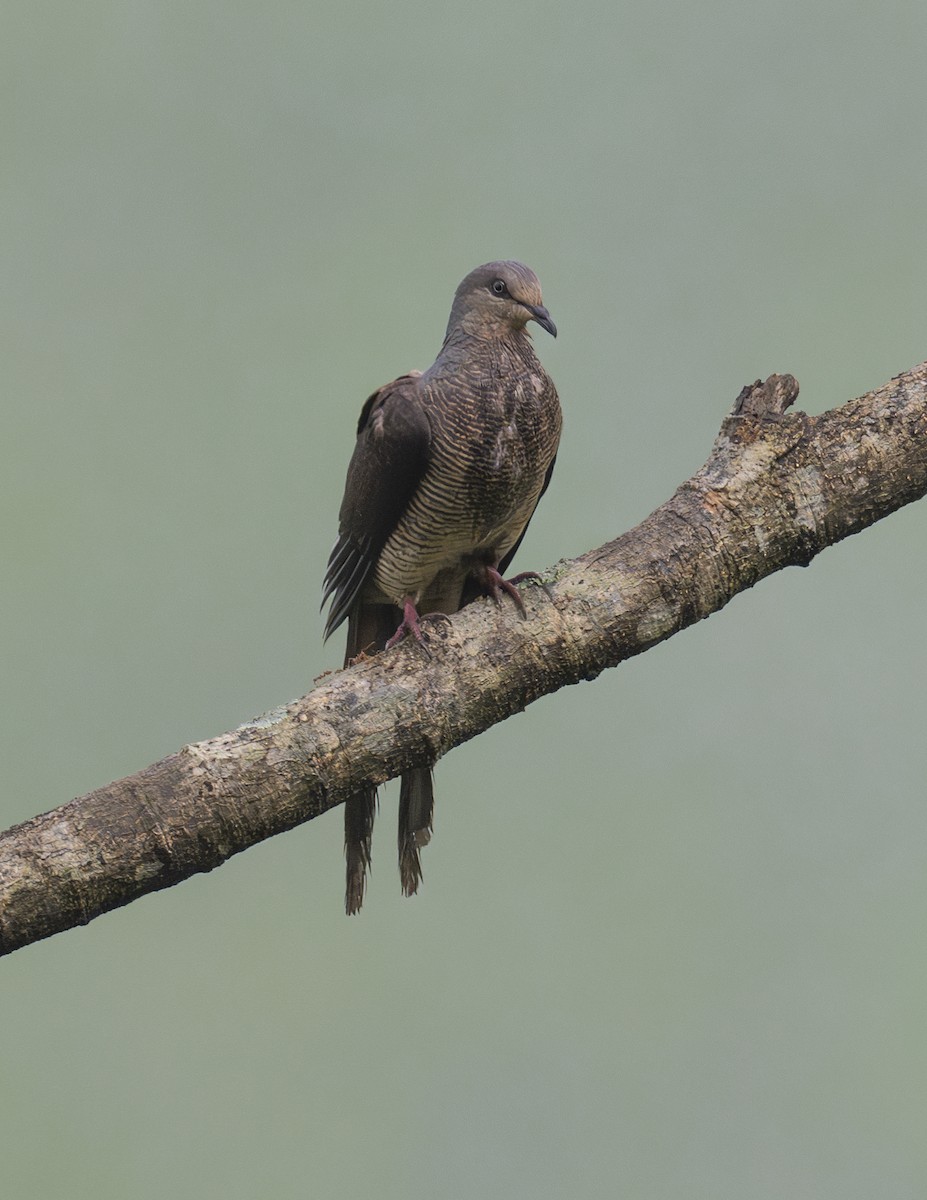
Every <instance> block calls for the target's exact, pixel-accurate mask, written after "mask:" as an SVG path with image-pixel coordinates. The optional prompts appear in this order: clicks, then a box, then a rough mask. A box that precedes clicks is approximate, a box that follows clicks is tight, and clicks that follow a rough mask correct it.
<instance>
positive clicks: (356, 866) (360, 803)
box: [344, 604, 396, 915]
mask: <svg viewBox="0 0 927 1200" xmlns="http://www.w3.org/2000/svg"><path fill="white" fill-rule="evenodd" d="M395 611H396V610H395V609H394V608H393V607H392V605H384V604H357V605H355V607H354V608H353V610H352V611H351V613H350V614H349V617H348V640H347V646H346V647H345V658H344V661H345V666H347V665H348V664H349V663H351V662H353V661H354V659H356V658H357V657H358V656H359V655H362V654H376V653H377V652H378V651H380V650H382V649H383V647H384V646H385V645H386V641H387V638H388V637H389V636H390V634H391V633H392V632H393V630H394V629H395V628H396V618H395V616H394V613H395ZM376 811H377V789H376V788H375V787H366V788H363V789H362V790H361V791H359V792H355V793H354V795H353V796H349V797H348V799H347V800H346V801H345V805H344V857H345V862H346V872H345V892H344V907H345V912H347V913H348V914H349V915H350V914H352V913H356V912H358V911H359V910H360V907H361V905H362V904H363V902H364V892H365V891H366V888H367V873H368V872H369V870H370V843H371V837H372V835H373V819H374V817H375V816H376Z"/></svg>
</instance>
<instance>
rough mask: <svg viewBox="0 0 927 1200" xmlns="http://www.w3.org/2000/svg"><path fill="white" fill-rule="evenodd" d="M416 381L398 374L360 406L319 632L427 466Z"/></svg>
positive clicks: (354, 587) (329, 624)
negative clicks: (327, 608)
mask: <svg viewBox="0 0 927 1200" xmlns="http://www.w3.org/2000/svg"><path fill="white" fill-rule="evenodd" d="M418 381H419V375H418V373H414V374H409V375H401V376H400V377H399V378H398V379H395V380H393V382H392V383H388V384H387V385H386V386H385V387H382V388H380V390H379V391H376V392H374V393H373V395H372V396H371V397H370V398H369V399H368V400H367V403H366V404H365V405H364V407H363V409H362V410H361V415H360V420H359V421H358V423H357V444H356V445H355V447H354V454H353V455H352V457H351V462H350V465H349V466H348V477H347V481H346V482H345V488H344V500H343V501H342V502H341V512H340V514H339V525H338V540H337V542H335V546H334V549H333V550H332V552H331V556H330V557H329V560H328V569H327V571H326V573H325V585H324V592H323V596H322V605H323V607H324V605H325V602H326V600H328V598H329V596H331V597H332V602H331V609H330V611H329V614H328V620H327V621H326V622H325V636H326V637H328V636H329V634H331V633H333V632H334V630H336V629H337V628H338V626H339V625H340V624H341V622H342V621H343V620H344V619H345V618H346V617H347V615H348V613H349V612H350V610H351V607H352V605H353V604H354V602H355V600H356V599H357V598H358V596H359V595H360V593H361V590H362V589H363V587H364V584H365V583H366V582H367V580H368V579H369V577H370V574H371V572H372V571H373V570H374V568H375V567H376V564H377V560H378V559H379V557H380V554H381V552H382V550H383V547H384V546H385V545H386V541H387V539H388V538H389V536H390V534H391V533H392V532H393V530H394V529H395V528H396V526H397V524H398V523H399V519H400V517H401V516H402V514H403V512H404V511H405V509H406V506H407V505H408V503H409V501H410V500H411V499H412V496H413V495H414V493H415V490H416V488H417V487H418V485H419V483H420V482H421V480H422V476H423V475H424V474H425V470H426V468H427V466H428V456H429V450H430V448H431V426H430V424H429V422H428V417H427V416H426V414H425V410H424V408H423V407H422V403H421V399H420V395H419V382H418Z"/></svg>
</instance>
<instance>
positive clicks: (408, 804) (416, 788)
mask: <svg viewBox="0 0 927 1200" xmlns="http://www.w3.org/2000/svg"><path fill="white" fill-rule="evenodd" d="M434 808H435V797H434V788H433V785H432V777H431V770H430V768H428V767H416V768H415V769H414V770H412V771H406V773H405V774H404V775H403V777H402V783H401V785H400V789H399V877H400V879H401V880H402V890H403V894H404V895H406V896H414V895H415V893H416V892H417V891H418V885H419V884H420V883H421V882H422V862H421V857H420V855H419V850H420V849H421V848H422V846H427V845H428V843H429V841H430V840H431V830H432V820H433V817H434Z"/></svg>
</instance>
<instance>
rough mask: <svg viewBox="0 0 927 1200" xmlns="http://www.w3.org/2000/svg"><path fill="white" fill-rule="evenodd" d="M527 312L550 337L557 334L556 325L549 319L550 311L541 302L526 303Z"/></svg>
mask: <svg viewBox="0 0 927 1200" xmlns="http://www.w3.org/2000/svg"><path fill="white" fill-rule="evenodd" d="M525 308H527V310H528V312H529V313H531V316H532V318H533V319H534V320H535V321H537V323H538V324H539V325H540V327H541V328H542V329H546V330H547V332H548V333H549V334H550V336H551V337H556V336H557V326H556V325H555V324H554V323H553V321H552V320H551V319H550V313H549V312H548V311H547V309H546V308H545V307H544V305H543V304H526V305H525Z"/></svg>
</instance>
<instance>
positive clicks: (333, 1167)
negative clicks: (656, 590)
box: [0, 0, 927, 1200]
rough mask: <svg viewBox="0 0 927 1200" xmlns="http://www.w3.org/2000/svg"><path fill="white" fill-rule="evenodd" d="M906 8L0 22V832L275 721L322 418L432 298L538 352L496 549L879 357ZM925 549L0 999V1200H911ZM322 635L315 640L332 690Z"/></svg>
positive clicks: (332, 512) (334, 421)
mask: <svg viewBox="0 0 927 1200" xmlns="http://www.w3.org/2000/svg"><path fill="white" fill-rule="evenodd" d="M925 45H927V8H925V6H924V5H923V3H919V2H918V0H908V2H902V3H886V2H884V0H881V2H880V3H876V2H875V0H862V2H861V3H857V4H855V5H847V4H841V3H834V2H833V0H831V2H822V3H817V4H812V5H809V4H807V3H799V2H798V0H759V2H758V3H754V4H750V5H743V4H736V3H733V2H731V0H726V2H715V3H708V4H703V5H692V4H686V3H683V2H682V0H668V2H667V3H660V4H643V3H636V4H635V3H618V4H615V3H613V2H612V3H610V2H607V0H591V2H588V3H587V2H581V3H578V4H575V5H573V6H572V7H569V8H566V7H565V6H563V5H562V4H553V3H550V2H548V0H535V2H533V3H522V2H520V0H519V2H515V3H509V4H500V3H498V0H496V2H494V3H489V2H487V0H471V3H469V4H468V5H467V6H457V7H451V6H444V5H436V4H434V3H430V4H426V3H422V2H421V0H398V2H397V3H395V4H392V5H388V6H387V5H380V4H375V3H371V2H369V0H368V2H366V3H342V4H338V5H335V4H328V5H325V6H322V5H319V4H313V3H300V4H297V3H277V4H269V5H268V4H260V5H259V4H256V3H243V2H240V0H239V2H237V3H229V2H226V3H218V2H217V0H183V2H182V3H181V2H162V3H155V2H153V0H135V2H125V3H112V2H110V3H101V2H98V0H84V2H83V3H80V4H75V3H69V2H66V0H10V2H9V3H7V4H5V5H4V12H3V36H2V40H0V86H2V89H3V105H2V114H3V115H2V122H3V150H2V178H0V189H2V192H0V194H2V211H3V221H2V230H3V233H2V256H3V263H2V274H0V288H2V300H0V304H2V321H0V328H2V337H3V340H4V364H5V365H4V371H3V376H4V378H3V422H2V430H3V436H2V445H0V454H2V464H0V495H2V503H3V512H4V514H5V519H4V521H3V526H2V534H0V536H2V562H3V570H2V578H0V593H2V614H3V620H2V630H0V645H2V649H0V669H2V678H3V684H4V686H3V699H2V713H0V739H2V741H0V756H2V766H3V787H2V798H0V816H2V823H3V824H4V825H6V824H10V823H13V822H15V821H19V820H22V819H24V818H26V817H29V816H31V815H32V814H34V813H36V812H39V811H41V810H43V809H47V808H50V807H53V806H55V805H57V804H59V803H62V802H63V801H65V800H67V799H69V798H70V797H71V796H73V795H77V794H80V793H82V792H85V791H87V790H89V789H91V788H93V787H95V786H97V785H100V784H103V783H105V782H107V781H108V780H110V779H113V778H116V777H118V776H121V775H124V774H128V773H131V772H133V771H135V770H137V769H139V768H141V767H143V766H145V765H146V764H147V763H149V762H151V761H153V760H155V759H157V758H159V757H161V756H162V755H164V754H167V753H169V752H170V751H173V750H175V749H176V748H178V747H179V746H180V745H182V744H183V743H185V742H188V741H192V740H195V739H198V738H203V737H208V736H210V735H213V734H217V733H220V732H221V731H223V730H225V729H228V728H230V727H233V726H235V725H237V724H239V723H241V722H242V721H244V720H246V719H247V718H249V717H251V716H253V715H255V714H257V713H259V712H261V711H263V710H265V709H267V708H270V707H271V706H273V705H275V704H278V703H281V702H284V701H286V700H288V699H290V698H292V697H294V696H297V695H299V694H301V693H302V692H304V691H306V690H307V689H308V687H309V686H310V684H311V681H312V679H313V677H314V676H316V675H317V674H318V673H319V672H320V671H321V670H322V669H324V668H326V667H332V666H334V665H336V664H337V663H338V661H339V658H340V653H341V645H340V642H341V638H340V635H339V637H338V638H336V639H333V642H332V643H331V644H330V645H329V646H327V647H326V648H325V649H323V648H322V646H321V644H320V631H321V624H320V620H319V617H318V615H317V609H318V596H319V589H320V583H321V577H322V572H323V567H324V562H325V559H326V556H327V553H328V549H329V547H330V545H331V542H332V540H333V537H334V532H335V525H336V515H337V509H338V504H339V500H340V495H341V487H342V483H343V478H344V470H345V466H346V463H347V459H348V456H349V454H350V450H351V446H352V441H353V427H354V423H355V420H356V416H357V413H358V411H359V407H360V404H361V403H362V401H363V399H364V397H366V396H367V394H368V393H369V392H370V391H371V390H372V388H374V387H375V386H377V385H378V384H380V383H382V382H384V381H385V380H387V379H389V378H392V377H393V375H395V374H397V373H399V372H401V371H404V370H406V369H408V368H410V367H424V366H426V365H427V364H428V363H429V362H430V361H431V359H432V357H433V356H434V354H435V352H436V350H437V349H438V346H439V344H440V340H441V336H442V333H443V330H444V325H445V321H446V318H447V312H448V308H449V305H450V300H451V296H452V294H453V289H454V287H455V286H456V284H457V283H458V281H459V279H460V278H461V277H462V276H463V275H464V274H465V273H466V272H467V271H468V270H469V269H470V268H471V267H473V266H475V265H476V264H477V263H479V262H482V261H485V260H486V259H489V258H494V257H517V258H521V259H524V260H525V261H526V262H528V263H529V264H530V265H531V266H533V267H534V268H535V269H536V270H537V272H538V274H539V275H540V277H541V279H542V282H543V284H544V292H545V299H546V301H547V303H548V305H549V307H550V310H551V312H552V314H553V316H554V318H555V319H556V321H557V324H558V325H559V327H560V338H559V339H558V340H557V341H556V342H554V341H552V340H551V339H548V338H546V337H544V335H543V334H539V335H538V337H537V345H538V347H539V350H540V353H541V355H542V357H543V360H544V363H545V365H546V366H547V367H548V368H549V370H550V371H551V373H552V374H553V376H554V377H555V379H556V380H557V383H558V385H559V388H560V393H561V397H562V400H563V405H564V410H565V417H566V425H565V431H564V438H563V445H562V451H561V455H560V460H559V464H558V471H557V474H556V476H555V478H554V483H553V485H552V487H551V490H550V492H549V493H548V496H547V497H546V498H545V500H544V503H543V504H542V506H541V509H540V511H539V513H538V516H537V518H536V520H535V523H534V525H533V526H532V530H531V534H530V536H529V537H528V539H527V540H526V542H525V544H524V547H523V549H522V551H521V553H520V555H519V562H518V565H519V566H520V567H521V568H522V569H526V568H541V567H544V566H546V565H548V564H549V563H552V562H553V561H555V560H556V559H557V558H559V557H562V556H569V555H573V554H577V553H580V552H582V551H583V550H586V549H588V548H590V547H592V546H595V545H597V544H599V543H600V542H602V541H604V540H606V539H607V538H609V537H612V536H614V535H616V534H617V533H619V532H621V531H623V530H625V529H626V528H628V527H629V526H631V525H633V524H634V523H636V522H637V521H638V520H640V519H641V518H642V517H644V516H645V515H646V514H647V513H648V512H649V511H650V510H651V509H652V508H654V507H655V506H656V505H657V504H659V503H660V502H662V501H663V500H664V499H665V498H666V497H667V496H668V495H669V494H670V493H671V492H672V491H673V489H674V488H675V487H676V485H677V484H678V483H679V482H680V481H681V480H682V479H684V478H685V477H687V476H688V475H689V474H690V473H691V472H692V471H694V470H695V469H696V468H697V467H698V466H699V465H700V464H701V462H702V461H703V460H704V459H705V457H706V456H707V454H708V450H709V448H710V445H711V442H712V440H713V438H714V436H715V434H716V432H717V429H718V426H719V423H720V421H721V419H722V417H723V416H724V414H725V412H726V411H727V410H728V408H729V407H730V405H731V403H732V402H733V399H734V397H735V396H736V395H737V393H738V391H739V390H740V388H741V386H742V385H743V384H744V383H747V382H748V381H750V380H752V379H754V378H756V377H757V376H765V375H767V374H769V373H770V372H773V371H791V372H793V373H794V374H795V375H796V376H797V377H798V379H799V380H800V382H801V385H802V395H801V399H800V401H799V404H800V405H801V406H803V407H805V408H806V409H807V410H809V411H811V412H819V411H821V410H823V409H826V408H829V407H831V406H833V405H835V404H839V403H841V402H843V401H845V400H847V399H849V398H851V397H852V396H854V395H857V394H859V393H862V392H864V391H866V390H867V389H869V388H870V387H873V386H876V385H878V384H881V383H882V382H884V381H885V380H886V379H888V378H889V377H891V376H892V375H894V374H897V373H898V372H900V371H902V370H905V369H907V368H908V367H911V366H913V365H915V364H916V363H918V362H920V361H921V360H922V359H924V358H925V357H927V330H925V320H924V315H925V302H927V243H925V229H924V225H925V211H927V153H925V129H927V94H925V88H924V63H923V54H924V47H925ZM924 525H925V510H924V508H923V507H922V506H915V507H913V508H909V509H908V510H906V511H903V512H901V513H899V514H897V515H895V516H894V517H892V518H891V519H889V520H887V521H885V522H884V523H882V524H880V525H878V526H876V527H875V528H874V529H871V530H869V531H867V532H865V533H863V534H861V535H860V536H858V537H854V538H852V539H850V540H849V541H847V542H844V543H843V544H842V545H841V546H839V547H837V548H836V549H833V550H830V551H828V552H827V553H826V554H824V555H823V557H822V558H820V559H819V560H818V561H816V562H815V563H814V565H813V566H812V568H811V570H809V571H788V572H785V573H783V574H781V575H779V576H777V577H774V578H772V579H770V580H767V581H766V582H764V583H763V584H762V586H761V587H759V588H757V589H756V590H755V591H753V592H750V593H748V594H746V595H744V596H741V597H739V598H738V599H737V600H735V601H734V603H732V604H731V605H730V607H729V608H728V609H727V610H726V611H725V612H724V613H722V614H721V615H719V616H717V617H715V618H713V619H712V620H711V621H708V622H705V623H703V624H701V625H700V626H698V627H696V628H694V629H691V630H689V631H688V632H686V633H685V634H684V635H682V636H680V637H678V638H674V639H672V640H671V641H670V642H668V643H667V644H665V645H663V646H660V647H659V648H657V649H656V650H654V651H653V652H651V653H649V654H647V655H645V656H643V657H641V658H639V659H637V660H635V661H634V662H631V663H628V664H627V665H626V666H624V667H622V668H621V669H620V670H617V671H612V672H610V673H608V674H607V675H605V676H603V677H602V678H600V679H599V680H597V681H596V682H595V683H593V684H585V685H583V686H581V687H577V688H572V689H569V690H567V691H564V692H561V693H559V694H558V695H556V696H553V697H550V698H548V699H546V700H544V701H542V702H541V703H539V704H536V705H534V706H533V707H532V708H531V709H530V710H529V711H528V712H527V713H526V714H524V715H523V716H521V717H519V718H518V719H517V720H513V721H509V722H507V723H505V724H504V725H502V726H500V727H497V728H495V729H493V730H491V731H490V732H489V733H487V734H486V735H485V736H484V737H481V738H479V739H477V740H476V741H475V742H473V743H470V744H469V745H467V746H465V747H462V748H461V749H460V750H458V751H455V752H454V753H453V754H452V755H450V756H449V757H448V758H447V759H446V760H445V761H444V762H442V763H441V765H440V767H439V769H438V787H439V797H438V799H439V805H438V810H437V826H436V836H435V840H434V842H433V844H432V846H431V847H430V848H429V850H428V852H427V858H426V861H425V871H426V885H425V888H424V891H423V893H422V894H421V895H420V896H419V897H417V898H416V899H415V900H413V901H403V900H402V899H401V898H400V896H399V886H398V879H397V873H396V869H395V865H394V849H393V847H394V837H395V835H394V829H395V804H396V791H395V785H393V786H391V787H390V788H388V789H387V790H386V794H385V796H384V800H383V813H382V815H381V820H380V823H379V825H378V828H377V838H376V841H375V846H374V858H375V872H374V876H373V881H372V887H371V890H370V893H369V895H368V901H367V905H366V907H365V910H364V912H363V914H362V915H361V917H360V918H359V919H357V920H350V921H349V920H347V919H346V918H345V917H344V915H343V913H342V888H343V869H342V858H341V847H342V830H341V813H340V811H336V812H333V813H329V814H327V815H326V816H325V817H323V818H322V819H320V820H317V821H313V822H311V823H310V824H309V825H307V826H305V827H303V828H301V829H299V830H296V831H295V832H293V833H291V834H289V835H287V836H285V837H282V838H278V839H276V840H274V841H272V842H269V843H266V844H264V845H262V846H259V847H257V848H255V849H253V850H252V851H250V852H249V853H247V854H245V855H242V856H240V857H239V858H237V859H235V860H233V861H232V862H230V863H228V864H227V865H226V866H224V867H223V868H222V869H221V870H220V871H217V872H215V873H214V874H212V875H210V876H203V877H199V878H197V879H194V880H191V881H190V882H188V883H185V884H183V885H182V886H180V887H177V888H175V889H173V890H171V891H170V892H166V893H161V894H160V895H155V896H151V897H148V898H146V899H144V900H142V901H140V902H139V903H136V904H133V905H131V906H130V907H129V908H127V909H123V910H122V911H119V912H116V913H113V914H111V915H108V916H105V917H103V918H101V919H100V920H98V921H95V922H94V923H93V924H92V925H90V926H89V927H88V928H86V929H81V930H75V931H72V932H69V933H66V934H64V935H61V936H59V937H56V938H53V939H52V940H50V941H48V942H45V943H43V944H40V945H37V946H33V947H31V948H29V949H26V950H24V951H21V952H19V953H17V954H16V955H14V956H13V957H12V958H10V959H7V960H4V961H3V963H2V966H0V1131H2V1132H0V1141H2V1145H0V1164H2V1166H0V1173H2V1190H3V1195H4V1197H9V1198H11V1200H14V1198H20V1197H22V1198H26V1200H32V1198H43V1200H44V1198H46V1197H51V1196H59V1195H65V1194H66V1195H68V1196H70V1197H73V1198H75V1200H83V1198H85V1197H87V1198H89V1197H93V1198H94V1200H109V1198H113V1200H125V1198H126V1197H132V1198H133V1200H134V1198H140V1200H148V1198H149V1197H151V1198H154V1197H160V1196H164V1195H173V1196H183V1197H186V1196H191V1197H194V1196H195V1197H204V1198H212V1197H215V1198H217V1200H218V1198H223V1200H227V1198H230V1200H237V1198H239V1197H241V1198H245V1197H263V1196H269V1197H279V1198H283V1200H289V1198H290V1197H305V1196H314V1197H315V1196H320V1197H329V1196H333V1197H334V1196H358V1195H361V1196H375V1197H378V1198H383V1200H392V1198H393V1197H403V1198H405V1200H408V1198H409V1197H413V1198H415V1200H418V1198H419V1197H428V1198H431V1197H438V1198H443V1197H447V1198H449V1200H454V1198H458V1197H484V1196H486V1197H496V1196H499V1197H502V1196H505V1197H519V1198H520V1197H532V1198H537V1197H581V1198H585V1197H611V1196H622V1197H625V1196H627V1197H643V1198H648V1200H649V1198H659V1200H663V1198H671V1200H676V1198H679V1200H690V1198H692V1197H706V1198H708V1197H710V1198H712V1200H717V1198H722V1200H726V1198H730V1200H742V1198H743V1197H750V1198H751V1200H765V1198H767V1197H768V1198H769V1200H773V1198H777V1200H778V1198H780V1197H783V1196H788V1197H790V1198H803V1197H809V1198H811V1197H813V1198H815V1200H820V1198H822V1197H823V1198H828V1200H829V1198H832V1197H833V1198H835V1200H836V1198H838V1197H839V1198H840V1200H847V1198H855V1197H859V1198H860V1200H862V1198H867V1200H868V1198H871V1197H873V1196H878V1197H879V1198H880V1200H895V1198H899V1200H900V1198H907V1197H920V1196H923V1195H925V1194H927V1139H925V1136H924V1129H925V1111H927V1082H925V1080H927V1044H925V1024H927V1022H925V1016H927V1013H925V1008H927V968H925V958H924V946H925V914H927V882H925V871H924V858H925V852H924V847H925V843H927V805H925V803H924V794H923V792H924V779H925V771H927V748H925V743H927V739H925V736H924V721H923V716H922V711H923V710H922V694H923V686H922V684H923V677H924V669H925V651H924V640H923V600H922V597H923V593H924V588H925V585H927V568H925V565H924V555H923V548H924ZM336 643H337V644H336Z"/></svg>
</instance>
